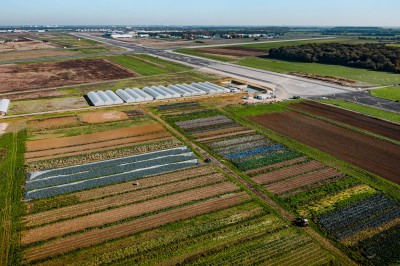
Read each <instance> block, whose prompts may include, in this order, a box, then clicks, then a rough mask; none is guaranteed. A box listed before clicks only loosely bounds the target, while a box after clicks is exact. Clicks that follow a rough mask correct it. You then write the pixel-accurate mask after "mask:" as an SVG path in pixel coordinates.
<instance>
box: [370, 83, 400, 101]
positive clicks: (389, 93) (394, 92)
mask: <svg viewBox="0 0 400 266" xmlns="http://www.w3.org/2000/svg"><path fill="white" fill-rule="evenodd" d="M371 95H372V96H374V97H378V98H383V99H387V100H391V101H396V102H398V101H400V86H396V87H389V88H382V89H376V90H372V91H371Z"/></svg>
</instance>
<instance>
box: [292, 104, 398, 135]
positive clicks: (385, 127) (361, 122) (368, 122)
mask: <svg viewBox="0 0 400 266" xmlns="http://www.w3.org/2000/svg"><path fill="white" fill-rule="evenodd" d="M290 107H292V108H295V109H298V110H301V111H304V112H307V113H311V114H313V115H317V116H322V117H324V118H327V119H330V120H333V121H337V122H340V123H345V124H348V125H350V126H353V127H356V128H360V129H363V130H366V131H369V132H372V133H375V134H378V135H382V136H385V137H388V138H391V139H395V140H398V141H400V125H396V124H394V123H390V122H386V121H383V120H381V119H377V118H373V117H370V116H366V115H362V114H357V113H354V112H350V111H347V110H343V109H341V108H336V107H333V106H329V105H326V104H321V103H317V102H302V103H297V104H291V105H290Z"/></svg>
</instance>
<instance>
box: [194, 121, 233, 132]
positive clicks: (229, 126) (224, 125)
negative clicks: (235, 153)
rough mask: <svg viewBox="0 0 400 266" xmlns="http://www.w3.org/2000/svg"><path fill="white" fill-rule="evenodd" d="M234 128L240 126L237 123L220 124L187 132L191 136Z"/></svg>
mask: <svg viewBox="0 0 400 266" xmlns="http://www.w3.org/2000/svg"><path fill="white" fill-rule="evenodd" d="M233 127H240V125H239V124H238V123H236V122H226V123H218V124H215V125H209V126H201V127H196V128H192V129H190V130H187V132H188V133H190V134H199V133H204V132H211V131H215V130H221V129H226V128H233Z"/></svg>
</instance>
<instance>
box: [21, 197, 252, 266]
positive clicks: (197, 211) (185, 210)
mask: <svg viewBox="0 0 400 266" xmlns="http://www.w3.org/2000/svg"><path fill="white" fill-rule="evenodd" d="M248 199H249V196H248V195H247V194H245V193H244V192H242V193H235V194H232V195H229V196H224V197H218V198H214V199H210V200H207V201H204V202H200V203H196V204H193V205H189V206H185V207H182V208H179V209H176V210H170V211H166V212H161V213H158V214H155V215H152V216H149V217H144V218H140V219H137V220H134V221H131V222H127V223H123V224H119V225H115V226H112V227H105V228H101V229H94V230H91V231H87V232H83V233H81V234H77V235H72V236H67V237H64V238H60V239H56V240H55V241H51V242H48V243H45V244H43V245H39V246H35V247H32V248H29V249H27V250H26V252H25V258H26V260H27V261H28V262H30V261H34V260H39V259H44V258H47V257H51V256H55V255H58V254H62V253H66V252H69V251H73V250H76V249H79V248H84V247H89V246H92V245H96V244H99V243H102V242H105V241H108V240H111V239H115V238H121V237H124V236H129V235H132V234H134V233H137V232H141V231H144V230H148V229H151V228H155V227H158V226H161V225H164V224H167V223H171V222H175V221H180V220H184V219H188V218H191V217H194V216H198V215H201V214H205V213H208V212H212V211H216V210H221V209H225V208H228V207H231V206H234V205H238V204H240V203H243V202H244V201H245V200H248Z"/></svg>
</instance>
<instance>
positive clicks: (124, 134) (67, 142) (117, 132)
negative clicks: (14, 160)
mask: <svg viewBox="0 0 400 266" xmlns="http://www.w3.org/2000/svg"><path fill="white" fill-rule="evenodd" d="M163 130H164V128H163V127H162V126H161V125H159V124H151V125H141V126H133V127H130V128H122V129H114V130H109V131H105V132H97V133H93V134H85V135H80V136H73V137H64V138H57V139H44V140H33V141H28V142H27V152H32V151H41V150H49V149H57V148H65V147H71V146H79V145H85V144H89V143H96V142H105V141H109V140H110V139H122V138H129V137H134V136H140V135H145V134H150V133H155V132H158V131H163Z"/></svg>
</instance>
